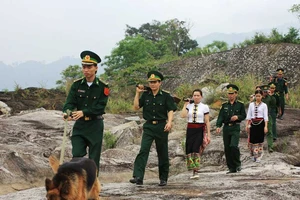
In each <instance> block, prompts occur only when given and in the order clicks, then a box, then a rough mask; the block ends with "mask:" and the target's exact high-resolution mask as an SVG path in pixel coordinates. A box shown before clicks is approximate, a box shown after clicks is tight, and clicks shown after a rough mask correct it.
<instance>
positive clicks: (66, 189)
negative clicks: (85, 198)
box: [60, 181, 71, 195]
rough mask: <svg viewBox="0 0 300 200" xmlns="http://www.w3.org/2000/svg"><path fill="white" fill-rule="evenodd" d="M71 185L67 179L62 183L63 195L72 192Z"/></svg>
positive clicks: (61, 190) (61, 191)
mask: <svg viewBox="0 0 300 200" xmlns="http://www.w3.org/2000/svg"><path fill="white" fill-rule="evenodd" d="M70 187H71V185H70V184H69V181H65V182H64V183H63V184H62V186H61V189H60V193H61V195H68V194H69V192H70Z"/></svg>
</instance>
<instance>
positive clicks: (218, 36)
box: [196, 23, 300, 47]
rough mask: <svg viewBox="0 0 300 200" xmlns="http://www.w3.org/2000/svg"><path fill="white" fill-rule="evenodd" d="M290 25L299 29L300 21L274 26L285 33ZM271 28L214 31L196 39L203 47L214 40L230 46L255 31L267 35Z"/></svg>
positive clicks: (248, 37) (248, 36) (247, 37)
mask: <svg viewBox="0 0 300 200" xmlns="http://www.w3.org/2000/svg"><path fill="white" fill-rule="evenodd" d="M290 27H294V28H297V29H300V23H295V24H284V25H281V26H278V27H275V28H277V30H278V31H279V33H281V34H285V33H287V32H288V30H289V28H290ZM272 29H273V28H269V29H261V30H254V31H251V32H246V33H228V34H227V33H217V32H216V33H211V34H208V35H205V36H202V37H197V38H196V40H197V42H198V44H199V46H200V47H204V46H206V45H207V44H211V43H212V42H213V41H214V40H218V41H224V42H226V43H227V44H228V45H229V47H231V46H232V45H233V44H234V43H235V44H238V43H240V42H243V41H245V40H246V39H251V38H252V37H253V36H254V35H255V33H257V32H259V33H264V34H266V35H269V34H270V33H271V30H272Z"/></svg>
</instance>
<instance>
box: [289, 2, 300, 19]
mask: <svg viewBox="0 0 300 200" xmlns="http://www.w3.org/2000/svg"><path fill="white" fill-rule="evenodd" d="M289 11H290V12H292V13H296V14H297V17H298V18H299V19H300V4H294V5H293V6H292V8H291V9H289Z"/></svg>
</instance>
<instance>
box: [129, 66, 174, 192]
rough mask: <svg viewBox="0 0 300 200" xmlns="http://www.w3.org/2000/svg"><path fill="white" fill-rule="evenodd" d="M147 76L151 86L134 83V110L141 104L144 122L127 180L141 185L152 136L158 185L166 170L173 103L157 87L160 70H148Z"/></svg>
mask: <svg viewBox="0 0 300 200" xmlns="http://www.w3.org/2000/svg"><path fill="white" fill-rule="evenodd" d="M147 77H148V82H149V87H150V89H151V90H149V91H147V90H144V88H143V86H142V85H139V86H138V87H136V94H135V97H134V103H133V106H134V109H135V110H138V109H140V108H143V118H144V119H145V120H146V122H145V124H144V125H143V136H142V142H141V148H140V151H139V153H138V155H137V157H136V159H135V161H134V169H133V179H130V182H131V183H135V184H137V185H143V179H144V174H145V168H146V164H147V160H148V156H149V151H150V147H151V145H152V142H153V140H154V141H155V145H156V151H157V156H158V170H159V179H160V183H159V186H165V185H167V181H168V174H169V155H168V134H169V131H170V130H171V127H172V120H173V113H174V111H176V109H177V106H176V104H175V102H174V99H173V97H172V96H171V95H170V94H169V93H167V92H165V91H163V90H161V88H160V86H161V81H162V80H163V79H164V77H163V75H162V74H161V73H160V72H158V71H150V72H149V73H148V74H147ZM141 93H142V95H141V97H140V94H141Z"/></svg>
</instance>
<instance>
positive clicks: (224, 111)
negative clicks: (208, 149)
mask: <svg viewBox="0 0 300 200" xmlns="http://www.w3.org/2000/svg"><path fill="white" fill-rule="evenodd" d="M238 90H239V88H238V87H237V86H236V85H233V84H229V85H227V93H228V101H227V102H225V103H223V104H222V107H221V110H220V113H219V116H218V119H217V123H216V126H217V130H216V131H217V133H220V131H221V127H222V124H224V127H223V142H224V151H225V157H226V163H227V167H228V169H229V172H227V173H236V172H238V171H241V161H240V150H239V147H238V146H239V140H240V123H241V121H242V120H244V119H245V118H246V112H245V106H244V103H243V102H241V101H238V100H237V95H238V94H237V93H238Z"/></svg>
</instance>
